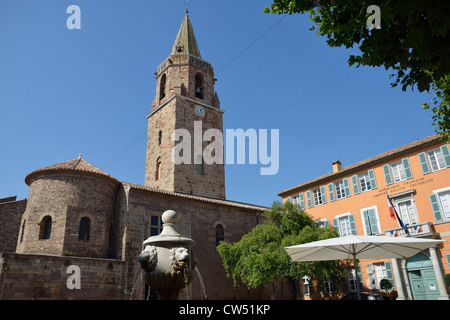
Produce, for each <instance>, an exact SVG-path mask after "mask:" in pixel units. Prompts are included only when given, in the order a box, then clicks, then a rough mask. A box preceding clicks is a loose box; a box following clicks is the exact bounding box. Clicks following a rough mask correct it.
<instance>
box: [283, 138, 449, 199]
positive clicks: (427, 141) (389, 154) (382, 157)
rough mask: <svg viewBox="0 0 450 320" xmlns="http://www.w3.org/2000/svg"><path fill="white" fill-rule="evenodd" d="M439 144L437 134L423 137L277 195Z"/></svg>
mask: <svg viewBox="0 0 450 320" xmlns="http://www.w3.org/2000/svg"><path fill="white" fill-rule="evenodd" d="M439 142H445V141H443V140H442V137H441V136H440V135H439V134H434V135H431V136H428V137H425V138H423V139H419V140H416V141H413V142H409V143H407V144H404V145H403V146H400V147H397V148H394V149H391V150H388V151H385V152H382V153H380V154H378V155H375V156H373V157H370V158H367V159H364V160H361V161H358V162H356V163H353V164H350V165H348V166H346V167H343V168H342V170H340V171H338V172H329V173H326V174H323V175H321V176H318V177H316V178H314V179H311V180H308V181H305V182H303V183H300V184H298V185H296V186H294V187H291V188H288V189H286V190H283V191H281V192H279V193H278V195H279V196H282V195H285V194H289V193H293V192H295V191H296V190H297V189H301V188H306V187H309V186H310V185H315V184H319V182H322V180H331V178H333V179H334V178H338V177H340V176H344V175H347V174H349V173H352V172H353V171H358V170H362V169H363V168H364V167H366V166H369V165H372V164H376V163H378V162H383V161H388V160H389V159H390V158H394V157H396V156H401V155H402V153H406V152H410V151H413V150H414V149H415V148H419V147H422V146H423V147H428V145H434V144H437V143H439Z"/></svg>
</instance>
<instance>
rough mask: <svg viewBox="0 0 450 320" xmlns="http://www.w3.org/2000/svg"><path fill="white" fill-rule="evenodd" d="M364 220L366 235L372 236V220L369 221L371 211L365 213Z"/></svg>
mask: <svg viewBox="0 0 450 320" xmlns="http://www.w3.org/2000/svg"><path fill="white" fill-rule="evenodd" d="M363 219H364V226H365V228H364V230H365V231H366V235H368V236H370V235H371V234H372V231H371V230H370V220H369V210H364V211H363Z"/></svg>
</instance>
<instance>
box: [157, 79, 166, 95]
mask: <svg viewBox="0 0 450 320" xmlns="http://www.w3.org/2000/svg"><path fill="white" fill-rule="evenodd" d="M165 96H166V75H165V74H163V75H162V76H161V80H159V100H162V99H164V97H165Z"/></svg>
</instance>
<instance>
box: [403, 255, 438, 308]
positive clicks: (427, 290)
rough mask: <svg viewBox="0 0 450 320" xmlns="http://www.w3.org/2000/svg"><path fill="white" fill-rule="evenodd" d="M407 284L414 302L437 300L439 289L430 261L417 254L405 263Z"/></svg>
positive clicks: (424, 256)
mask: <svg viewBox="0 0 450 320" xmlns="http://www.w3.org/2000/svg"><path fill="white" fill-rule="evenodd" d="M406 270H407V271H408V278H409V284H410V286H411V293H412V295H413V299H414V300H437V299H438V298H439V288H438V284H437V281H436V275H435V274H434V269H433V265H432V264H431V260H430V259H429V258H428V257H427V256H426V255H424V254H422V253H419V254H416V255H415V256H413V257H411V258H409V259H408V260H407V261H406Z"/></svg>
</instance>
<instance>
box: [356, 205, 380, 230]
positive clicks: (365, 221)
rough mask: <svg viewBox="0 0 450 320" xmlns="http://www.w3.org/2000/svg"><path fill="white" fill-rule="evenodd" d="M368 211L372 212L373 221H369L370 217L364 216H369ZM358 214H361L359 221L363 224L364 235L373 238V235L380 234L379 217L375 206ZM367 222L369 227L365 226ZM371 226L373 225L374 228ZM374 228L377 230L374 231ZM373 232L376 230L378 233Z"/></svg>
mask: <svg viewBox="0 0 450 320" xmlns="http://www.w3.org/2000/svg"><path fill="white" fill-rule="evenodd" d="M370 210H374V215H375V221H371V219H370V216H369V217H367V218H366V214H370V213H369V211H370ZM360 212H361V220H362V223H363V229H364V235H366V236H374V235H377V234H379V233H381V230H382V229H381V225H380V217H379V214H378V208H377V206H376V205H375V206H371V207H367V208H363V209H361V210H360ZM367 221H368V223H369V226H368V225H367ZM373 224H375V226H374V225H373ZM374 227H376V228H377V229H374ZM368 229H370V232H368ZM374 230H377V231H378V232H375V231H374Z"/></svg>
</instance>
